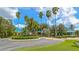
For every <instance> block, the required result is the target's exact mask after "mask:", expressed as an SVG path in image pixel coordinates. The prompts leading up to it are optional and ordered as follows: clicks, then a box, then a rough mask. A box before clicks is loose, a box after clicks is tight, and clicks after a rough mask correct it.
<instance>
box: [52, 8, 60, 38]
mask: <svg viewBox="0 0 79 59" xmlns="http://www.w3.org/2000/svg"><path fill="white" fill-rule="evenodd" d="M58 9H59V8H58V7H53V8H52V13H53V14H54V15H55V37H56V36H57V31H56V15H57V12H58Z"/></svg>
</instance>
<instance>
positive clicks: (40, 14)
mask: <svg viewBox="0 0 79 59" xmlns="http://www.w3.org/2000/svg"><path fill="white" fill-rule="evenodd" d="M42 17H43V12H42V11H40V12H39V18H41V19H42ZM40 22H41V21H40ZM40 28H41V27H40ZM41 30H42V29H41ZM41 35H42V33H41Z"/></svg>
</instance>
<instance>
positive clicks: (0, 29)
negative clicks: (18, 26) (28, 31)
mask: <svg viewBox="0 0 79 59" xmlns="http://www.w3.org/2000/svg"><path fill="white" fill-rule="evenodd" d="M0 21H1V22H0V38H4V37H9V36H12V35H13V32H14V30H15V27H14V26H13V25H12V23H10V22H11V21H10V20H9V19H5V18H3V17H0Z"/></svg>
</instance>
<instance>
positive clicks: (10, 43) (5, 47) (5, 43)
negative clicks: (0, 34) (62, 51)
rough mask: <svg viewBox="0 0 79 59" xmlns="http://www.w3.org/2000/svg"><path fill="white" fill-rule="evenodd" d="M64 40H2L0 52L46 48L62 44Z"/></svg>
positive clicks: (0, 40) (0, 41)
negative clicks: (50, 45)
mask: <svg viewBox="0 0 79 59" xmlns="http://www.w3.org/2000/svg"><path fill="white" fill-rule="evenodd" d="M62 41H63V40H48V39H44V38H42V39H39V40H22V41H21V40H9V39H0V51H13V50H15V49H16V48H21V47H32V46H45V45H48V44H55V43H58V42H62Z"/></svg>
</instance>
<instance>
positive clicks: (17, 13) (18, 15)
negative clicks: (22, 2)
mask: <svg viewBox="0 0 79 59" xmlns="http://www.w3.org/2000/svg"><path fill="white" fill-rule="evenodd" d="M16 17H17V18H18V28H19V19H20V12H16Z"/></svg>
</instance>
